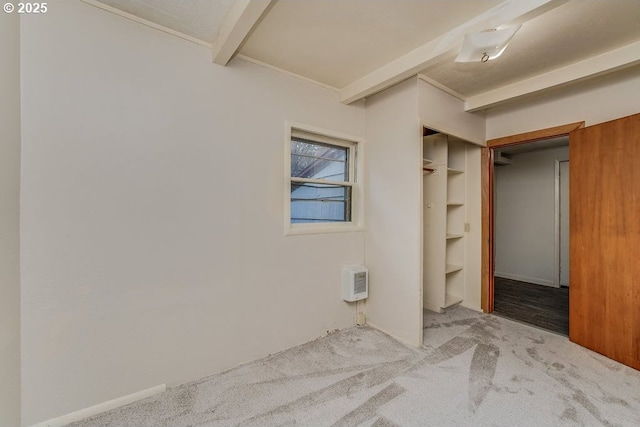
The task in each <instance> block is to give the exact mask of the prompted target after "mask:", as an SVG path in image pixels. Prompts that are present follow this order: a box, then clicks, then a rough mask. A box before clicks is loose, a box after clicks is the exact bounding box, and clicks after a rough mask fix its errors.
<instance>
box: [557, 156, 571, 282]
mask: <svg viewBox="0 0 640 427" xmlns="http://www.w3.org/2000/svg"><path fill="white" fill-rule="evenodd" d="M561 163H569V155H566V156H561V157H560V158H557V159H556V160H555V176H554V180H555V188H554V197H555V202H554V211H555V212H554V214H555V224H554V227H555V251H554V256H555V273H556V274H555V278H554V280H553V282H554V284H555V287H556V288H559V287H560V286H561V285H562V272H561V271H560V270H561V268H560V267H561V266H562V262H561V261H562V259H561V253H562V233H561V231H562V229H561V227H560V222H561V221H562V220H561V218H560V216H561V214H562V212H561V209H560V204H561V203H560V196H561V191H560V164H561ZM569 191H571V190H569Z"/></svg>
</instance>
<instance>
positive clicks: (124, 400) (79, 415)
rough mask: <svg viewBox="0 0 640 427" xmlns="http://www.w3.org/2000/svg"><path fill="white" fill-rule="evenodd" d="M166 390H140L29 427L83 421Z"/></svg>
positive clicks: (48, 426)
mask: <svg viewBox="0 0 640 427" xmlns="http://www.w3.org/2000/svg"><path fill="white" fill-rule="evenodd" d="M166 389H167V386H166V384H162V385H158V386H155V387H151V388H148V389H145V390H140V391H138V392H135V393H131V394H128V395H126V396H122V397H118V398H117V399H113V400H109V401H107V402H103V403H99V404H97V405H94V406H90V407H88V408H84V409H80V410H79V411H75V412H71V413H70V414H67V415H63V416H61V417H57V418H52V419H50V420H47V421H43V422H41V423H38V424H34V425H32V426H31V427H62V426H66V425H67V424H70V423H73V422H76V421H80V420H83V419H85V418H88V417H92V416H94V415H98V414H100V413H102V412H105V411H109V410H111V409H115V408H119V407H121V406H126V405H129V404H131V403H134V402H137V401H138V400H142V399H146V398H147V397H151V396H153V395H155V394H158V393H162V392H163V391H165V390H166Z"/></svg>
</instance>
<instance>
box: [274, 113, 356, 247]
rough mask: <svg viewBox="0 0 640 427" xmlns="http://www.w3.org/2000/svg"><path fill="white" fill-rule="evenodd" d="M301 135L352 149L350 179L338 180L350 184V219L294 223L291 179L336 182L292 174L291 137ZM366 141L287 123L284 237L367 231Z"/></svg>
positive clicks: (340, 182)
mask: <svg viewBox="0 0 640 427" xmlns="http://www.w3.org/2000/svg"><path fill="white" fill-rule="evenodd" d="M292 136H294V137H302V138H304V139H309V140H311V141H317V142H320V143H327V144H331V145H337V146H341V147H346V148H348V149H349V156H348V157H349V181H348V182H343V181H339V182H338V183H339V184H340V185H348V186H350V187H351V221H345V222H327V223H317V222H316V223H302V224H292V223H291V182H315V183H321V184H327V183H328V184H335V183H336V182H335V181H330V180H326V181H325V180H317V179H304V178H296V179H292V177H291V137H292ZM363 142H364V141H363V140H362V139H361V138H358V137H354V136H350V135H344V134H340V133H336V132H332V131H328V130H325V129H320V128H316V127H313V126H309V125H304V124H300V123H293V122H285V141H284V147H285V149H284V234H285V236H294V235H304V234H324V233H342V232H351V231H362V230H364V215H363V213H364V210H363V203H364V197H363V183H362V176H363V173H364V169H363V159H364V143H363Z"/></svg>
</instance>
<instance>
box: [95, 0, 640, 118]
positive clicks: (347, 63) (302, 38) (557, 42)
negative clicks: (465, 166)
mask: <svg viewBox="0 0 640 427" xmlns="http://www.w3.org/2000/svg"><path fill="white" fill-rule="evenodd" d="M85 1H87V2H89V0H85ZM239 1H240V0H184V1H177V0H176V1H174V0H91V3H93V4H96V3H98V4H99V3H100V2H101V3H104V4H106V5H109V6H112V7H114V8H116V9H120V10H122V11H124V12H127V13H129V14H132V15H135V16H138V17H140V18H143V19H146V20H148V21H151V22H154V23H156V24H159V25H161V26H164V27H167V28H170V29H172V30H174V31H177V32H180V33H183V34H186V35H189V36H191V37H193V38H196V39H199V40H202V41H204V42H207V43H211V44H213V42H214V41H215V40H216V37H217V35H218V32H219V30H220V28H221V26H222V24H223V22H224V21H225V18H227V15H228V13H229V10H230V8H231V6H232V5H234V4H236V3H237V2H239ZM252 1H257V0H252ZM261 1H262V2H263V3H265V5H266V4H268V3H269V0H261ZM256 5H257V3H246V4H245V3H244V2H243V3H240V4H239V5H238V6H239V7H238V8H236V9H235V10H236V11H238V10H244V11H246V10H249V12H247V14H246V15H245V14H244V12H243V15H242V16H240V15H238V14H235V15H233V18H231V19H230V21H229V25H231V27H232V28H233V29H234V30H237V29H239V28H244V30H238V31H239V33H238V34H235V35H234V36H233V37H230V38H229V39H230V40H237V43H242V42H243V41H244V42H243V43H242V44H240V48H239V51H238V53H241V54H242V55H243V56H244V57H245V58H248V59H252V60H255V61H258V62H262V63H265V64H268V65H271V66H273V67H275V68H279V69H281V70H284V71H288V72H292V73H295V74H298V75H300V76H303V77H306V78H309V79H311V80H315V81H317V82H319V83H322V84H325V85H328V86H332V87H334V88H337V89H342V90H341V91H340V99H342V100H343V101H345V102H351V101H353V100H356V99H360V98H361V97H365V96H368V95H370V94H372V93H375V91H376V90H380V89H381V88H384V87H387V86H388V85H390V84H393V83H395V82H397V81H399V80H398V79H396V80H394V76H396V77H397V76H400V77H399V78H400V79H402V78H405V77H407V76H408V75H409V73H411V72H415V70H418V69H419V68H420V67H426V68H424V69H423V70H422V71H421V74H422V75H423V76H425V79H426V80H427V81H430V82H432V83H433V84H435V85H436V86H439V87H440V88H442V89H444V90H446V91H448V92H450V93H452V94H454V95H457V96H458V97H460V98H461V99H463V100H465V101H467V104H468V105H469V107H468V109H469V110H475V109H486V108H490V107H491V106H492V105H496V104H499V103H500V102H502V101H501V99H497V100H496V99H493V98H492V99H489V100H488V101H485V99H487V97H486V96H485V98H484V99H481V100H480V101H477V100H478V99H479V98H482V96H480V95H484V94H485V93H486V92H489V91H491V90H494V89H498V88H501V87H504V86H506V85H509V84H512V83H518V82H521V84H519V85H514V86H512V87H511V88H508V89H505V90H504V91H502V92H500V96H504V97H503V98H502V100H503V101H504V100H509V99H516V98H518V96H524V95H521V93H522V94H525V95H526V94H527V93H528V92H527V91H526V90H529V89H530V90H531V92H530V93H536V91H543V90H545V87H544V85H545V84H546V85H547V86H546V88H548V87H556V86H557V85H558V84H571V83H572V82H574V81H577V80H585V79H593V78H594V77H595V78H600V77H599V76H600V75H601V74H603V73H607V72H619V69H621V68H623V67H625V66H626V67H630V68H629V70H636V71H637V70H640V48H638V49H637V48H636V47H635V45H632V46H629V47H627V48H626V49H621V50H620V51H619V52H618V53H617V54H616V55H617V56H616V58H617V59H616V61H618V62H614V63H613V64H612V65H611V66H610V68H609V69H607V68H606V66H604V65H602V64H605V62H606V61H600V60H598V61H594V60H591V61H587V62H585V63H580V61H583V60H586V59H588V58H593V57H596V56H598V55H600V54H603V53H606V52H610V51H612V50H615V49H617V48H622V47H623V46H627V45H630V44H631V43H635V42H640V0H546V1H544V2H543V1H541V0H273V1H271V2H270V6H269V7H268V8H267V9H266V11H264V9H260V10H259V12H257V13H255V14H254V15H251V13H252V12H251V11H255V10H257V9H259V8H256ZM494 8H495V9H494ZM519 8H520V9H519ZM490 9H491V10H492V12H489V13H486V12H487V11H488V10H490ZM496 10H498V11H499V12H498V13H500V12H501V11H502V12H503V11H504V10H512V11H513V10H525V11H527V10H528V11H529V12H531V13H529V14H527V16H528V17H527V18H524V19H523V20H522V21H520V22H524V24H523V25H522V28H521V29H520V31H519V32H518V33H516V35H515V37H514V38H513V40H512V41H511V43H510V45H509V46H508V47H507V49H506V51H505V53H504V54H503V55H502V56H501V57H500V58H498V59H497V60H495V61H489V62H488V63H456V62H454V58H455V55H456V53H457V52H455V51H454V50H453V48H454V47H455V43H456V41H457V39H460V40H459V42H461V41H462V40H461V39H462V37H461V34H460V33H450V32H451V30H453V29H454V28H455V27H457V26H459V25H460V24H465V23H468V22H469V21H472V20H474V19H476V18H478V15H481V16H482V17H481V18H478V19H481V20H484V21H482V22H485V23H486V25H489V24H488V22H491V23H492V24H491V25H499V23H494V22H493V21H496V18H495V15H494V14H495V13H496V12H495V11H496ZM542 12H545V13H542ZM523 13H525V12H523ZM236 15H238V16H236ZM249 16H253V18H249ZM487 16H489V17H491V20H487V19H488V18H487ZM510 16H514V17H519V18H522V17H523V16H524V15H517V14H516V15H510ZM519 18H515V19H519ZM511 19H514V18H511ZM238 22H240V24H238ZM502 24H508V22H502ZM487 29H488V28H487ZM441 36H443V38H442V39H440V42H439V44H438V48H437V49H440V48H443V51H441V52H440V54H437V53H436V54H434V56H431V57H429V52H434V49H433V47H432V46H429V45H426V49H422V50H414V49H416V48H420V47H422V46H425V44H427V43H429V42H431V41H433V40H435V39H438V37H441ZM454 39H456V40H454ZM222 43H224V39H222ZM237 45H238V44H236V45H234V46H233V47H232V48H231V52H229V54H230V55H232V54H233V52H232V51H233V50H235V48H236V46H237ZM447 46H450V47H451V48H452V50H450V51H447ZM437 49H435V51H437ZM636 51H638V52H637V54H636ZM410 52H412V53H410ZM442 52H446V54H441V53H442ZM403 55H406V56H405V57H403ZM214 58H215V52H214ZM407 58H409V59H408V60H407ZM227 60H228V59H227ZM395 60H398V61H395ZM393 61H395V62H393ZM225 63H226V62H225ZM577 63H580V64H578V65H573V66H572V64H577ZM415 64H418V65H415ZM427 64H432V65H429V66H427ZM405 66H406V68H404V71H403V68H402V67H405ZM562 67H565V68H566V70H565V71H567V70H568V71H567V72H565V73H564V74H563V75H566V76H568V77H566V80H565V81H564V82H559V83H558V82H557V81H555V80H554V81H553V83H552V84H549V79H548V78H547V77H543V78H540V79H537V80H535V82H536V83H535V84H530V83H527V82H526V81H525V79H527V78H529V77H534V76H539V75H542V74H544V73H546V72H549V71H553V70H557V69H560V68H562ZM378 70H383V71H382V72H377V71H378ZM592 70H595V71H592ZM393 73H396V74H395V75H394V74H393ZM403 73H405V74H403ZM380 75H383V76H384V78H387V79H388V80H387V81H386V82H385V81H382V82H381V81H378V80H377V79H379V78H380V77H379V76H380ZM389 75H391V77H389ZM543 80H544V82H543V83H541V84H540V86H542V88H540V89H538V86H535V85H537V84H538V82H540V81H543ZM354 82H357V84H354ZM366 85H369V86H366ZM363 86H366V87H363ZM354 87H355V89H354ZM514 88H515V89H514ZM510 91H511V92H512V93H508V94H506V95H502V94H504V93H506V92H510ZM491 96H493V94H491V93H490V92H489V98H491ZM510 97H511V98H510ZM473 98H475V99H476V101H477V102H475V103H474V102H473ZM483 102H484V104H483Z"/></svg>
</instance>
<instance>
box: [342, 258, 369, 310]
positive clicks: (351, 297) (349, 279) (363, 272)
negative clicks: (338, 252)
mask: <svg viewBox="0 0 640 427" xmlns="http://www.w3.org/2000/svg"><path fill="white" fill-rule="evenodd" d="M368 296H369V272H368V270H367V269H366V268H365V267H363V266H361V265H348V266H345V267H343V268H342V299H343V300H345V301H348V302H353V301H359V300H361V299H365V298H367V297H368Z"/></svg>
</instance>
